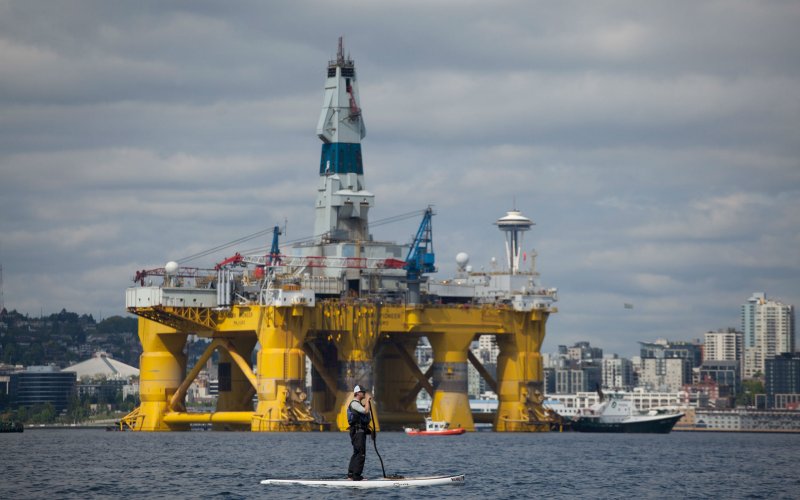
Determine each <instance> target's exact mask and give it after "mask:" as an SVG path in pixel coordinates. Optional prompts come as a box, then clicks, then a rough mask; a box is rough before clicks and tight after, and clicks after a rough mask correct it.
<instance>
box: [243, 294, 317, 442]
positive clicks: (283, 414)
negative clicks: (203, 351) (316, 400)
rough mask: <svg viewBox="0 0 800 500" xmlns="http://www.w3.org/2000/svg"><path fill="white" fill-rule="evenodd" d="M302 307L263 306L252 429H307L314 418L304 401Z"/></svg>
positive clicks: (304, 326) (304, 322)
mask: <svg viewBox="0 0 800 500" xmlns="http://www.w3.org/2000/svg"><path fill="white" fill-rule="evenodd" d="M304 309H305V308H303V307H300V306H295V307H291V308H288V307H274V306H268V307H265V308H264V309H263V317H262V318H261V320H260V322H259V326H258V328H259V331H258V340H259V342H260V343H261V351H260V352H259V354H258V378H257V384H258V406H257V407H256V413H255V415H254V416H253V423H252V427H251V430H253V431H309V430H312V427H313V425H312V423H313V421H314V418H313V417H312V416H311V413H310V412H309V411H308V409H307V408H306V405H305V400H306V397H307V395H306V393H305V383H304V379H305V370H306V362H305V353H304V352H303V349H302V346H303V340H304V338H305V335H306V332H307V331H308V317H309V315H308V314H305V311H304Z"/></svg>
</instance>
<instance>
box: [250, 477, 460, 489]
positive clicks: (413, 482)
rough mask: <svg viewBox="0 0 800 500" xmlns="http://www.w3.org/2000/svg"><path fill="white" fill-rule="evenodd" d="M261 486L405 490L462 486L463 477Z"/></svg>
mask: <svg viewBox="0 0 800 500" xmlns="http://www.w3.org/2000/svg"><path fill="white" fill-rule="evenodd" d="M261 484H270V485H274V486H282V485H291V484H293V485H302V486H321V487H326V488H407V487H414V486H443V485H447V484H452V485H462V484H464V475H463V474H461V475H458V476H431V477H404V478H401V479H395V478H383V477H382V478H380V479H363V480H361V481H351V480H349V479H265V480H263V481H261Z"/></svg>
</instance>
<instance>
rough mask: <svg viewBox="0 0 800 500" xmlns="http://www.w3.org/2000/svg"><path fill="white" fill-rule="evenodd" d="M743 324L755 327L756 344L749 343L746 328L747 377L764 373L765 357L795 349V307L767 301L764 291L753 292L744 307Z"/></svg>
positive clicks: (745, 374) (754, 341) (745, 371)
mask: <svg viewBox="0 0 800 500" xmlns="http://www.w3.org/2000/svg"><path fill="white" fill-rule="evenodd" d="M753 298H755V299H756V300H754V301H753V300H752V299H753ZM751 316H752V320H751V319H750V318H751ZM745 318H746V321H745ZM742 323H743V326H744V327H745V328H751V327H752V335H753V343H752V345H748V343H749V340H747V335H748V332H747V331H746V330H745V356H744V376H745V377H752V376H754V375H755V374H756V373H764V369H765V364H764V361H765V360H767V359H770V358H774V357H775V356H776V355H778V354H782V353H792V352H794V349H795V339H794V306H791V305H787V304H783V303H781V302H779V301H775V300H768V299H767V297H766V294H763V293H757V294H753V297H751V300H748V303H747V304H744V305H743V306H742Z"/></svg>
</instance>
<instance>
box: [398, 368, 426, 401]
mask: <svg viewBox="0 0 800 500" xmlns="http://www.w3.org/2000/svg"><path fill="white" fill-rule="evenodd" d="M431 375H433V365H431V366H429V367H428V369H427V370H425V373H423V374H422V380H424V381H425V382H428V379H429V378H431ZM428 386H429V387H430V389H427V388H426V390H427V391H428V394H430V395H431V397H433V386H432V385H431V384H430V382H428ZM423 387H425V386H424V385H423V382H422V381H418V382H417V384H416V385H415V386H414V388H413V389H411V391H410V392H409V393H408V394H406V395H405V396H403V398H402V399H401V400H400V401H401V403H403V405H407V404H409V403H410V402H412V401H414V400H415V399H417V394H419V391H421V390H422V388H423Z"/></svg>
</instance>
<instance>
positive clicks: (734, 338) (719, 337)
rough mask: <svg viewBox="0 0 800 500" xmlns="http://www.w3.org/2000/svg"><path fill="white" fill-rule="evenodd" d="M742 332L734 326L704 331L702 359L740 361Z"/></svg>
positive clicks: (742, 346) (742, 349) (742, 347)
mask: <svg viewBox="0 0 800 500" xmlns="http://www.w3.org/2000/svg"><path fill="white" fill-rule="evenodd" d="M743 338H744V337H743V335H742V332H739V331H736V330H735V329H734V328H728V329H720V330H717V331H716V332H706V336H705V343H704V345H703V361H704V362H705V361H739V362H741V361H742V358H743V356H742V353H743V352H744V345H743Z"/></svg>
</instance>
